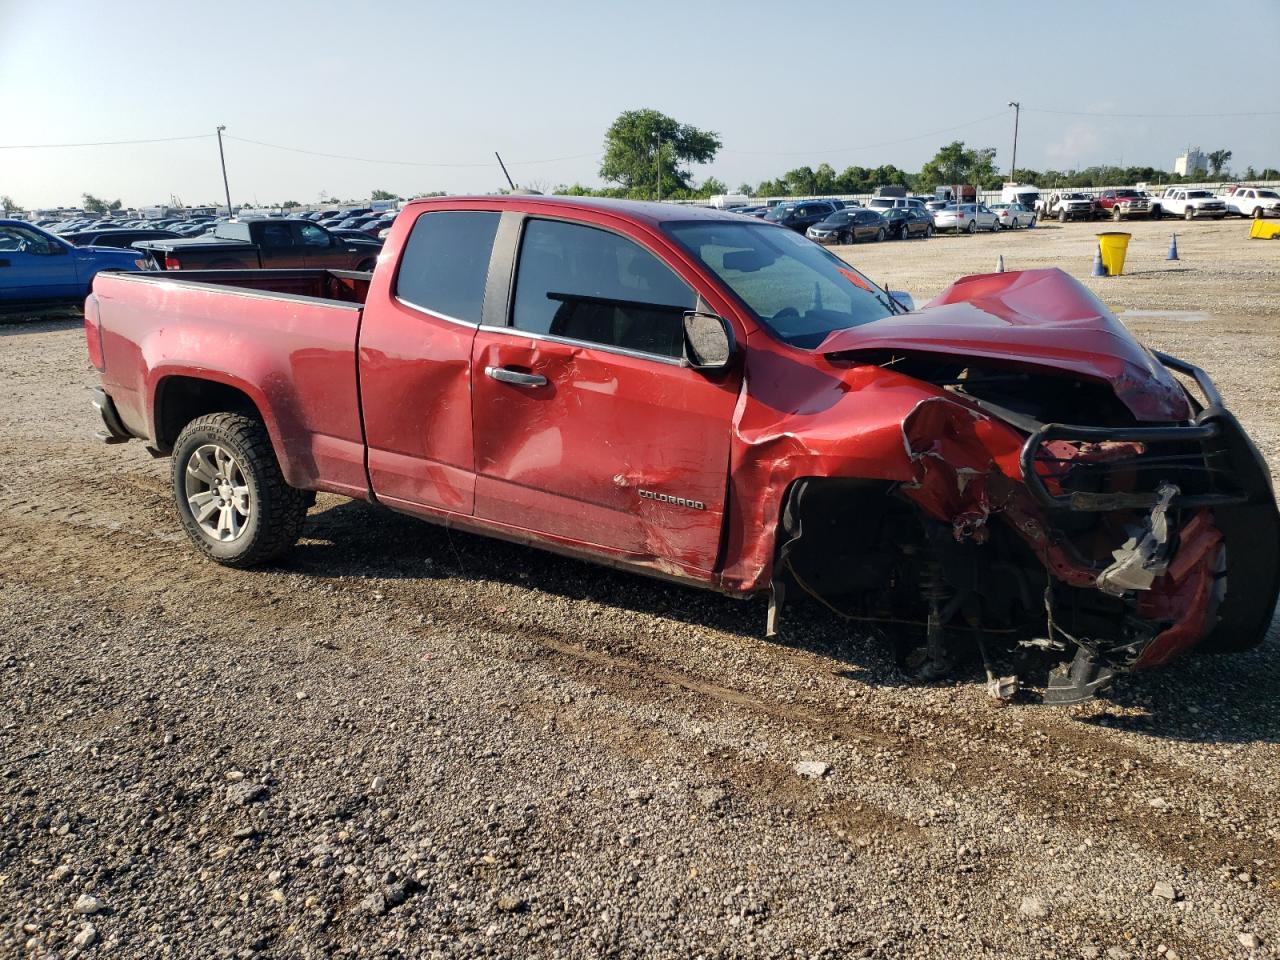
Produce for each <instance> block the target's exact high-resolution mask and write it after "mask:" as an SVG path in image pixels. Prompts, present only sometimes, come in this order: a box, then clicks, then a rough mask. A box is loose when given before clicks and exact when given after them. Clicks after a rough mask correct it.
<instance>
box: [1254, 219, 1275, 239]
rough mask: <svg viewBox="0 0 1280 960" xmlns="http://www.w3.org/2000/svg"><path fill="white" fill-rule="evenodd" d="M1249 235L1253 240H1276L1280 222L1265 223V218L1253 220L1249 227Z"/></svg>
mask: <svg viewBox="0 0 1280 960" xmlns="http://www.w3.org/2000/svg"><path fill="white" fill-rule="evenodd" d="M1249 236H1251V237H1253V238H1254V239H1255V240H1276V239H1280V223H1267V221H1265V220H1255V221H1253V226H1252V227H1250V228H1249Z"/></svg>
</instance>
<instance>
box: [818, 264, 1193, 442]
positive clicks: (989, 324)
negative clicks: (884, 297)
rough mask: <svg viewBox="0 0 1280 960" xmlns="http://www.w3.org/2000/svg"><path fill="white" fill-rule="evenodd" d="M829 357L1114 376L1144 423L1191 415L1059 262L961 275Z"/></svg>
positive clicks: (1168, 381)
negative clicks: (900, 357) (929, 359)
mask: <svg viewBox="0 0 1280 960" xmlns="http://www.w3.org/2000/svg"><path fill="white" fill-rule="evenodd" d="M819 350H820V352H822V353H823V354H825V355H826V356H827V357H828V358H829V359H838V360H848V359H856V358H857V357H858V355H859V354H863V353H867V354H877V355H880V356H883V354H884V353H885V352H886V351H889V352H905V353H914V354H941V355H946V356H951V357H956V356H967V357H974V358H980V359H985V360H995V361H997V362H1000V361H1004V362H1008V363H1010V364H1011V365H1014V366H1025V367H1039V368H1050V369H1056V370H1062V371H1065V372H1069V373H1071V374H1074V375H1076V376H1079V377H1085V378H1088V379H1092V380H1097V381H1102V382H1106V383H1108V384H1110V386H1111V388H1112V389H1113V390H1114V392H1115V394H1116V397H1117V398H1118V399H1119V400H1120V401H1121V402H1122V403H1123V404H1124V405H1125V406H1126V407H1127V408H1128V409H1129V411H1130V412H1131V413H1132V414H1133V416H1134V417H1135V418H1136V419H1138V420H1141V421H1150V422H1168V421H1178V420H1186V419H1188V418H1189V417H1190V416H1191V413H1192V412H1191V409H1190V406H1189V404H1188V403H1187V397H1186V392H1185V391H1184V390H1183V389H1182V387H1181V385H1180V384H1179V383H1178V381H1177V380H1176V379H1175V378H1174V377H1173V375H1172V374H1171V373H1170V372H1169V371H1168V370H1167V369H1166V368H1165V367H1164V365H1163V364H1161V363H1160V362H1159V361H1158V360H1156V359H1155V357H1153V356H1152V355H1151V354H1150V353H1149V352H1148V351H1147V350H1146V349H1144V348H1143V347H1142V345H1141V344H1139V343H1138V341H1137V340H1135V339H1134V338H1133V336H1132V335H1130V333H1129V331H1128V330H1126V329H1125V327H1124V325H1123V324H1121V323H1120V322H1119V321H1118V320H1117V319H1116V318H1115V316H1114V315H1113V314H1112V313H1111V311H1109V310H1108V309H1107V308H1106V307H1105V306H1104V305H1103V304H1102V302H1101V301H1100V300H1099V299H1098V298H1097V297H1096V296H1094V295H1093V293H1091V292H1090V291H1089V290H1088V289H1087V288H1086V287H1085V286H1084V285H1083V284H1081V283H1080V282H1079V281H1077V280H1076V279H1074V278H1073V277H1071V276H1069V275H1068V274H1066V273H1064V272H1063V271H1061V270H1059V269H1057V268H1056V267H1053V268H1049V269H1043V270H1024V271H1021V272H1016V273H994V274H984V275H980V276H972V277H964V278H962V279H961V280H958V281H957V282H956V283H954V284H952V285H951V286H950V287H948V288H947V289H946V290H944V291H943V292H942V293H941V294H940V295H939V296H938V297H936V298H935V299H934V300H932V301H930V302H929V303H927V304H926V305H925V306H924V307H922V308H921V309H920V310H918V311H916V312H914V313H908V314H899V315H895V316H891V317H885V318H883V319H881V320H876V321H873V322H872V323H867V324H863V325H862V326H859V327H852V328H849V329H847V330H838V331H836V332H834V333H832V334H831V335H830V336H829V337H827V339H826V340H825V341H823V343H822V345H821V347H819Z"/></svg>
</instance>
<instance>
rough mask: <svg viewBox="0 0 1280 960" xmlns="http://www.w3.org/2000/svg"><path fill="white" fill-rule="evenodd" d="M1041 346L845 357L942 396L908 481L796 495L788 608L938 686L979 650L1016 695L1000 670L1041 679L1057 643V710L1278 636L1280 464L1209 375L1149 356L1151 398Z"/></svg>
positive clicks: (901, 477) (780, 567) (906, 427)
mask: <svg viewBox="0 0 1280 960" xmlns="http://www.w3.org/2000/svg"><path fill="white" fill-rule="evenodd" d="M867 339H870V338H867ZM1023 341H1024V346H1025V344H1028V343H1030V342H1031V341H1030V339H1029V338H1028V337H1026V336H1025V335H1024V337H1023ZM917 346H918V345H917ZM1027 352H1028V351H1027V350H1026V349H1024V350H1023V351H1022V352H1021V353H1018V354H1014V355H1011V356H1006V357H1000V356H999V355H998V354H997V351H996V350H995V349H975V350H974V351H973V352H966V351H963V350H959V349H953V350H945V349H943V348H942V347H941V346H940V345H937V344H930V345H927V346H925V347H924V348H918V349H917V350H915V351H913V350H911V349H910V345H906V346H904V347H902V348H897V347H894V348H889V347H888V346H886V345H885V344H878V345H874V346H873V347H872V348H858V347H852V348H848V349H845V350H843V351H840V352H833V353H829V354H828V355H827V356H828V359H829V360H831V361H832V362H834V363H837V364H838V363H841V362H844V363H847V364H849V369H850V373H851V382H858V381H865V380H866V379H867V378H868V374H867V368H868V366H870V365H874V366H876V367H878V368H879V369H881V370H882V371H884V374H885V376H887V377H888V376H892V377H894V378H897V377H907V378H911V379H913V380H915V381H916V382H918V383H921V384H929V385H931V386H932V387H933V388H935V389H934V390H933V391H932V392H930V393H928V394H927V395H923V396H921V397H920V398H918V399H917V401H916V402H915V403H914V405H913V406H912V407H911V409H910V410H909V412H907V413H906V414H905V415H904V416H903V417H902V418H901V419H900V437H899V439H900V443H901V450H902V456H903V458H904V461H905V465H906V471H905V473H904V472H903V471H901V470H896V471H891V470H885V471H883V472H882V473H880V474H876V475H874V476H873V475H871V474H870V473H868V472H865V471H859V470H856V469H855V470H853V471H849V472H850V473H862V475H861V476H844V477H839V476H833V475H831V472H828V474H827V475H825V476H809V477H804V478H802V479H800V480H798V481H797V482H795V483H794V484H793V485H792V486H791V488H790V489H789V491H788V493H787V496H786V499H785V505H784V509H783V511H782V516H781V530H780V534H779V547H778V563H777V566H776V568H775V575H774V586H775V608H776V607H777V606H778V603H777V601H778V600H779V598H782V599H785V598H786V596H787V595H788V593H789V591H791V590H793V589H798V590H799V591H801V592H804V593H807V594H810V595H812V596H814V597H816V598H817V599H818V600H819V601H820V602H822V603H823V604H824V605H825V606H827V607H828V608H829V609H832V610H834V611H835V612H837V613H839V614H840V615H842V616H844V617H846V618H847V619H849V620H852V621H855V622H861V623H865V624H868V625H873V626H879V627H881V628H883V629H884V630H885V631H886V632H890V633H892V634H894V635H895V636H896V637H898V638H899V639H900V641H901V642H902V647H903V660H904V663H905V664H906V665H907V666H908V667H909V668H910V669H911V670H913V671H914V672H915V673H916V675H917V676H919V677H921V678H923V679H931V678H938V677H942V676H945V675H947V674H949V673H950V672H951V671H952V670H953V669H954V667H955V666H956V665H957V663H959V662H961V661H963V660H964V659H965V657H966V656H968V655H969V654H970V653H972V654H974V655H977V656H981V658H982V660H983V663H984V666H985V667H986V670H987V675H988V683H989V689H990V690H991V692H992V693H993V695H996V696H1000V697H1007V696H1009V695H1011V694H1012V693H1013V692H1014V691H1015V690H1016V689H1017V688H1018V687H1019V685H1020V684H1021V682H1022V678H1020V677H1018V676H1016V675H1014V674H1006V675H1001V674H1002V673H1003V672H1004V671H1003V670H1002V669H1000V668H998V666H997V665H998V664H1002V663H1010V662H1019V663H1021V664H1023V666H1021V667H1019V668H1018V669H1019V670H1024V669H1030V666H1029V665H1030V664H1032V663H1035V662H1043V658H1042V657H1036V656H1034V654H1033V652H1034V651H1041V652H1043V653H1044V654H1046V655H1048V656H1049V657H1050V658H1051V660H1052V661H1056V662H1057V665H1056V666H1053V667H1052V669H1050V670H1049V673H1048V677H1047V680H1046V681H1045V682H1043V684H1040V683H1036V685H1043V687H1044V698H1045V700H1046V701H1049V702H1055V703H1073V702H1078V701H1080V700H1084V699H1087V698H1089V697H1091V696H1093V694H1094V693H1096V692H1097V691H1099V690H1101V689H1103V688H1104V687H1106V686H1107V685H1108V684H1109V683H1110V682H1111V681H1112V679H1113V677H1115V676H1116V675H1117V674H1121V673H1125V672H1129V671H1137V670H1142V669H1146V668H1149V667H1155V666H1159V665H1162V664H1165V663H1168V662H1169V661H1171V660H1173V659H1174V658H1176V657H1178V656H1180V655H1181V654H1183V653H1185V652H1187V651H1188V650H1190V649H1191V648H1193V647H1197V646H1198V647H1199V648H1201V649H1202V650H1206V651H1209V652H1231V651H1237V650H1243V649H1247V648H1248V647H1251V646H1253V645H1255V644H1257V643H1259V642H1260V641H1261V640H1262V639H1263V637H1264V636H1265V634H1266V631H1267V629H1268V627H1269V625H1270V623H1271V618H1272V612H1273V610H1274V608H1275V603H1276V598H1277V594H1278V593H1280V515H1278V514H1277V511H1276V504H1275V497H1274V493H1273V491H1272V488H1271V482H1270V474H1269V472H1268V470H1267V467H1266V465H1265V463H1264V461H1263V460H1262V458H1261V456H1260V455H1259V453H1258V451H1257V449H1256V448H1255V447H1254V445H1253V444H1252V443H1251V442H1250V440H1249V439H1248V437H1247V436H1246V435H1245V433H1244V431H1243V430H1242V429H1241V427H1240V425H1239V424H1238V422H1237V421H1236V420H1235V418H1234V417H1233V416H1232V415H1231V414H1230V413H1229V412H1228V411H1226V410H1225V409H1224V408H1223V406H1222V402H1221V398H1220V397H1219V396H1218V394H1217V392H1216V390H1215V389H1214V387H1213V384H1212V383H1211V381H1209V379H1208V377H1207V376H1205V375H1204V373H1203V372H1202V371H1200V370H1198V369H1197V368H1195V367H1192V366H1191V365H1189V364H1186V363H1183V362H1181V361H1178V360H1176V359H1174V358H1172V357H1165V356H1161V355H1157V354H1147V355H1146V357H1147V358H1149V359H1150V361H1151V363H1152V364H1153V365H1158V366H1159V368H1160V370H1159V374H1158V375H1155V376H1153V377H1152V379H1151V387H1152V388H1151V389H1149V390H1147V391H1145V392H1144V391H1142V389H1141V383H1140V381H1141V376H1140V373H1141V371H1140V370H1138V360H1139V358H1137V357H1134V358H1131V359H1129V360H1126V364H1127V367H1128V373H1127V375H1126V377H1125V378H1119V377H1114V376H1113V377H1110V378H1103V377H1101V376H1093V377H1091V376H1088V375H1087V372H1083V371H1082V372H1083V375H1077V374H1076V373H1075V371H1072V370H1066V369H1064V368H1063V367H1062V366H1058V367H1056V368H1055V367H1053V366H1049V365H1048V364H1047V363H1045V362H1044V358H1041V357H1035V358H1034V359H1033V361H1032V362H1028V361H1027ZM1073 362H1074V361H1073ZM1076 369H1077V370H1079V369H1081V366H1080V365H1077V367H1076ZM890 371H892V373H890ZM1175 372H1176V373H1178V374H1181V375H1182V376H1184V377H1186V378H1191V379H1194V381H1195V382H1196V384H1197V385H1198V390H1199V392H1200V393H1201V394H1203V398H1202V399H1203V402H1201V400H1200V399H1197V398H1196V397H1195V396H1194V395H1193V394H1192V393H1191V391H1190V390H1189V389H1187V388H1186V387H1185V386H1183V385H1182V384H1181V383H1180V382H1179V381H1178V380H1176V379H1175V377H1174V376H1173V374H1174V373H1175ZM895 382H897V381H896V380H895ZM1170 385H1176V386H1177V395H1176V396H1175V395H1174V393H1173V391H1171V390H1170V389H1169V387H1170ZM854 393H856V390H855V391H854ZM775 614H776V609H775ZM1002 650H1003V652H1004V653H1005V654H1009V653H1013V654H1015V656H1013V657H1010V656H1007V655H1006V656H1001V652H1002ZM1022 654H1026V655H1027V656H1022Z"/></svg>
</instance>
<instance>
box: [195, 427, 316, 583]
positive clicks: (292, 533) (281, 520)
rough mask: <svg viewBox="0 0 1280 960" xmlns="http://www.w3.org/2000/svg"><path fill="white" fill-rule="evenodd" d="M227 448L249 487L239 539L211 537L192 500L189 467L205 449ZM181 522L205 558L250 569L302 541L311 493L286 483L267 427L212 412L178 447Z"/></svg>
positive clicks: (225, 564)
mask: <svg viewBox="0 0 1280 960" xmlns="http://www.w3.org/2000/svg"><path fill="white" fill-rule="evenodd" d="M209 445H213V446H216V447H221V448H222V449H224V450H226V451H227V452H228V453H229V454H231V456H232V457H234V458H235V462H236V463H237V465H238V466H239V469H240V472H241V473H242V474H243V476H244V480H245V485H246V486H247V487H248V491H249V494H248V502H249V505H250V508H249V516H248V518H247V519H246V520H245V521H244V526H243V529H242V530H241V532H240V533H239V535H237V536H236V537H235V538H234V539H232V540H229V541H219V540H216V539H214V538H213V537H212V536H210V535H209V534H207V533H206V532H205V531H204V530H203V528H202V527H201V526H200V524H199V522H198V521H197V520H196V517H195V514H194V513H193V512H192V509H191V505H190V503H189V502H188V499H187V498H188V492H187V467H188V463H189V461H190V460H191V458H192V455H193V454H194V453H195V452H196V451H197V450H198V449H200V448H201V447H204V446H209ZM171 479H172V489H173V497H174V504H175V506H176V507H177V511H178V519H179V520H180V521H181V522H182V527H183V529H184V530H186V532H187V536H188V537H190V538H191V542H192V543H194V544H195V545H196V547H197V548H198V549H199V550H200V552H201V553H203V554H204V555H205V556H207V557H209V558H210V559H211V560H215V561H217V562H218V563H220V564H222V565H224V566H227V567H236V568H245V567H253V566H257V565H258V564H262V563H266V562H267V561H269V560H272V559H274V558H275V557H278V556H279V555H280V554H282V553H284V552H285V551H286V550H288V549H289V548H290V547H292V546H293V545H294V543H296V542H297V539H298V536H299V534H300V533H301V532H302V524H303V521H304V520H305V519H306V516H307V507H308V500H309V495H308V494H307V492H306V491H304V490H296V489H294V488H293V487H291V486H289V485H288V484H287V483H285V482H284V475H283V474H282V473H281V471H280V464H279V463H278V462H277V461H276V455H275V451H274V450H273V449H272V447H271V438H270V436H269V435H268V434H267V428H266V426H265V425H264V424H263V423H262V421H261V420H259V419H257V418H256V417H250V416H246V415H245V414H242V413H210V414H207V415H205V416H203V417H197V418H196V419H195V420H192V421H191V422H190V423H189V424H187V425H186V426H185V427H184V428H183V430H182V432H181V433H180V434H179V435H178V440H177V442H176V443H175V444H174V446H173V463H172V470H171Z"/></svg>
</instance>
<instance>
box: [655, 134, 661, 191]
mask: <svg viewBox="0 0 1280 960" xmlns="http://www.w3.org/2000/svg"><path fill="white" fill-rule="evenodd" d="M653 139H654V141H655V142H656V143H657V145H658V148H657V150H655V151H654V155H653V167H654V173H655V174H656V180H655V181H654V182H655V183H656V184H657V187H656V189H657V191H658V202H659V203H661V202H662V131H661V130H655V131H653Z"/></svg>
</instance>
